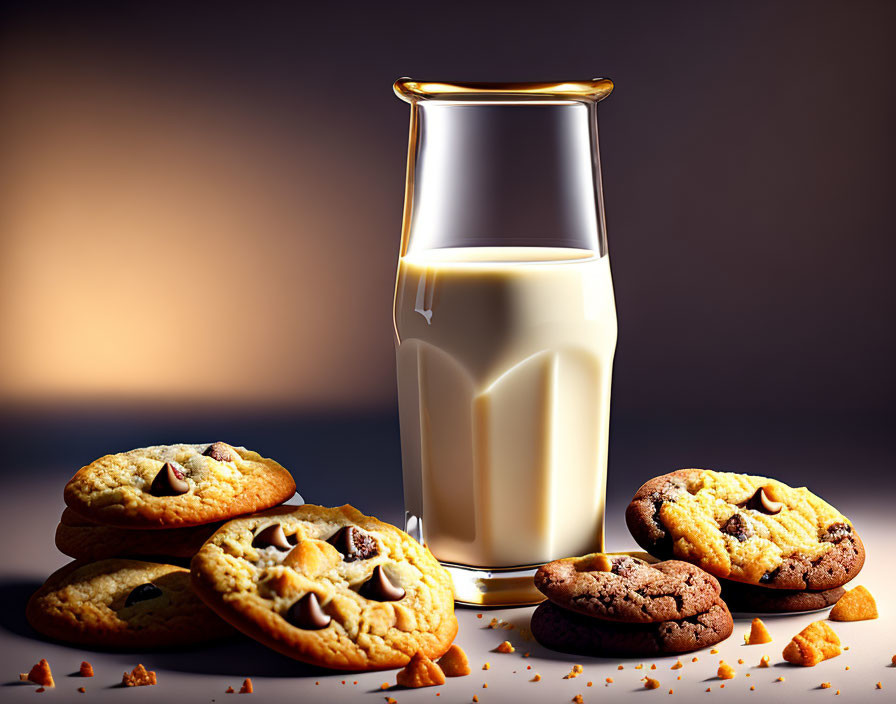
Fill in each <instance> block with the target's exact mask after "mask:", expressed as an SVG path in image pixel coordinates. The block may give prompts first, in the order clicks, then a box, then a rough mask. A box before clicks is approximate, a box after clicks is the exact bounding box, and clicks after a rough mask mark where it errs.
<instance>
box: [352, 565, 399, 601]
mask: <svg viewBox="0 0 896 704" xmlns="http://www.w3.org/2000/svg"><path fill="white" fill-rule="evenodd" d="M358 593H359V594H360V595H361V596H363V597H364V598H365V599H370V600H372V601H398V600H399V599H404V589H402V588H401V587H396V586H395V585H394V584H392V582H391V581H390V580H389V576H388V575H387V574H386V571H385V570H384V569H383V567H382V565H377V566H376V567H374V568H373V574H372V575H370V579H368V580H367V581H366V582H364V584H362V585H361V588H360V589H359V590H358Z"/></svg>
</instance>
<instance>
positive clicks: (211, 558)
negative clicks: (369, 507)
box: [191, 505, 457, 670]
mask: <svg viewBox="0 0 896 704" xmlns="http://www.w3.org/2000/svg"><path fill="white" fill-rule="evenodd" d="M191 568H192V574H193V585H194V588H195V590H196V592H197V593H198V594H199V596H200V597H201V598H202V599H203V600H204V601H205V602H206V603H207V604H208V605H209V606H210V607H211V608H212V609H214V610H215V611H216V612H217V613H218V614H219V615H220V616H221V617H222V618H224V619H225V620H227V621H229V622H230V623H231V624H233V625H234V626H236V627H237V628H238V629H239V630H241V631H243V632H244V633H246V634H247V635H249V636H251V637H252V638H255V639H256V640H258V641H260V642H262V643H264V644H265V645H267V646H269V647H271V648H273V649H274V650H278V651H280V652H281V653H283V654H284V655H288V656H289V657H292V658H295V659H297V660H302V661H304V662H307V663H311V664H314V665H319V666H323V667H329V668H334V669H343V670H376V669H384V668H393V667H401V666H404V665H406V664H407V663H408V661H409V660H410V659H411V657H412V656H413V655H414V653H416V652H418V651H419V652H421V653H423V654H424V655H426V656H427V657H429V658H432V659H435V658H437V657H439V656H440V655H442V654H443V653H444V652H445V651H446V650H447V649H448V647H449V646H450V645H451V642H452V640H453V639H454V636H455V634H456V633H457V619H456V618H455V616H454V593H453V585H452V582H451V577H450V576H449V575H448V573H447V571H446V570H445V569H444V568H443V567H442V566H441V565H439V563H438V562H437V561H436V560H435V558H434V557H433V556H432V555H431V554H430V552H429V550H427V549H426V548H425V547H423V546H422V545H420V544H419V543H417V542H416V541H415V540H414V539H413V538H411V537H410V536H409V535H407V534H406V533H404V532H402V531H400V530H399V529H398V528H395V527H394V526H391V525H389V524H387V523H383V522H382V521H379V520H377V519H376V518H371V517H369V516H365V515H364V514H362V513H361V512H360V511H358V510H357V509H355V508H352V507H351V506H342V507H341V508H324V507H322V506H312V505H304V506H281V507H279V508H275V509H271V510H269V511H265V512H263V513H259V514H256V515H254V516H247V517H244V518H238V519H236V520H233V521H230V522H229V523H226V524H225V525H224V526H223V527H222V528H220V529H219V530H218V531H217V532H216V533H215V534H214V535H213V536H212V537H211V538H210V539H209V540H208V542H206V544H205V545H204V546H203V547H202V548H201V549H200V550H199V552H198V553H197V554H196V556H195V557H194V558H193V560H192V563H191Z"/></svg>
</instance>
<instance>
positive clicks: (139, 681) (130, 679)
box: [121, 663, 156, 687]
mask: <svg viewBox="0 0 896 704" xmlns="http://www.w3.org/2000/svg"><path fill="white" fill-rule="evenodd" d="M121 683H122V684H123V685H124V686H125V687H147V686H150V685H154V684H156V673H155V670H147V669H146V668H145V667H143V664H142V663H138V665H137V667H135V668H134V669H133V670H132V671H131V672H125V673H124V674H123V675H122V676H121Z"/></svg>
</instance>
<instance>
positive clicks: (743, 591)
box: [719, 579, 846, 614]
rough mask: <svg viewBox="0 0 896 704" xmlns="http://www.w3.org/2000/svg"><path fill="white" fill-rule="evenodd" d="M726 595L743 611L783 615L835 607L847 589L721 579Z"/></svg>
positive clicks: (723, 595) (728, 599) (732, 603)
mask: <svg viewBox="0 0 896 704" xmlns="http://www.w3.org/2000/svg"><path fill="white" fill-rule="evenodd" d="M719 583H720V584H721V585H722V598H723V599H724V600H725V603H726V604H728V608H729V609H731V610H732V611H739V612H742V613H769V614H782V613H789V612H793V611H815V610H817V609H824V608H826V607H828V606H833V605H834V604H836V603H837V600H838V599H839V598H840V597H841V596H843V594H844V593H845V592H846V590H845V589H843V587H834V588H833V589H824V590H821V591H811V590H808V589H768V588H767V587H754V586H753V585H751V584H740V583H739V582H731V581H729V580H727V579H721V580H719Z"/></svg>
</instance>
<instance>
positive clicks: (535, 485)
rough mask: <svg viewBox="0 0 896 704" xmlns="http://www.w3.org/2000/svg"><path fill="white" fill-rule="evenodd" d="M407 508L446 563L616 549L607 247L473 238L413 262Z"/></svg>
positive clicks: (407, 331) (400, 357) (406, 384)
mask: <svg viewBox="0 0 896 704" xmlns="http://www.w3.org/2000/svg"><path fill="white" fill-rule="evenodd" d="M395 332H396V357H397V366H398V393H399V408H400V421H401V445H402V462H403V466H404V477H405V480H404V484H405V507H406V509H407V511H408V512H409V513H411V514H414V515H416V516H418V517H422V521H423V531H424V533H423V536H424V540H425V542H426V544H427V545H428V547H429V548H430V550H431V551H432V552H433V554H434V555H435V556H436V557H437V558H438V559H439V560H442V561H443V562H451V563H457V564H461V565H469V566H478V567H509V566H517V565H534V564H539V563H543V562H547V561H549V560H552V559H555V558H559V557H564V556H570V555H581V554H584V553H587V552H592V551H596V550H601V549H602V548H603V513H604V494H605V486H606V468H607V435H608V428H609V404H610V379H611V373H612V365H613V353H614V350H615V347H616V308H615V304H614V300H613V285H612V281H611V277H610V266H609V260H608V258H607V257H606V256H604V257H599V256H596V255H595V253H593V252H591V251H588V250H582V249H568V248H552V247H500V248H498V247H471V248H445V249H434V250H425V251H414V252H411V253H410V254H407V255H405V256H404V257H402V258H401V259H400V262H399V270H398V280H397V285H396V292H395Z"/></svg>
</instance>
